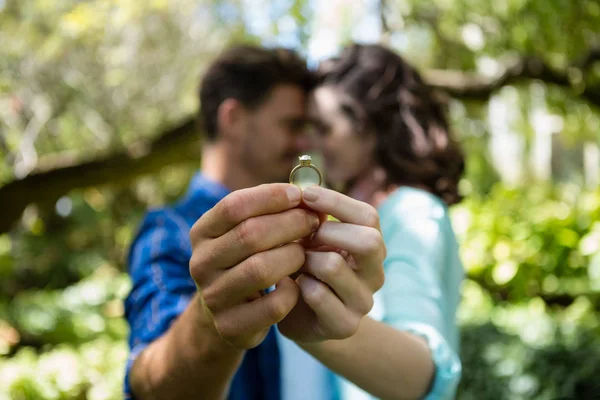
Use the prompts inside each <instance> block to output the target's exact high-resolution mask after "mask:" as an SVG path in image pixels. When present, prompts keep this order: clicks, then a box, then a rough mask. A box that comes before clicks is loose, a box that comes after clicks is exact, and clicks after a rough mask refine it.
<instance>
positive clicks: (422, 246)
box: [309, 45, 464, 399]
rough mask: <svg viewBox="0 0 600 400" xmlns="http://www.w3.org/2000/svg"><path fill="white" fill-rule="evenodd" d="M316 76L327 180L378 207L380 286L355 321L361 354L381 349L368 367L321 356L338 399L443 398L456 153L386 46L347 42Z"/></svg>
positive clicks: (448, 368)
mask: <svg viewBox="0 0 600 400" xmlns="http://www.w3.org/2000/svg"><path fill="white" fill-rule="evenodd" d="M319 74H320V85H319V87H318V88H317V89H316V90H315V91H314V93H313V95H312V98H311V101H310V105H309V110H310V111H309V112H310V114H311V118H312V119H313V121H314V123H315V127H316V132H317V134H318V135H317V137H318V141H319V148H320V149H321V150H322V153H323V156H324V163H325V168H324V169H325V173H326V176H327V181H328V184H329V185H330V186H332V187H334V188H336V189H337V190H340V191H343V192H344V193H346V194H348V195H350V196H351V197H354V198H356V199H360V200H362V201H365V202H367V203H370V204H371V205H373V206H375V207H376V208H377V209H378V211H379V215H380V220H381V228H382V233H383V237H384V240H385V243H386V248H387V257H386V260H385V264H384V266H385V273H386V282H385V284H384V286H383V288H382V289H381V290H380V291H379V292H378V293H377V296H379V297H377V298H376V302H375V306H374V308H373V310H372V312H371V314H370V316H371V318H367V320H368V321H366V322H363V323H362V324H361V328H360V329H364V330H365V337H367V336H369V337H371V338H373V340H376V341H377V343H378V344H376V345H375V346H372V347H371V348H369V350H368V351H374V352H380V353H378V354H377V356H372V357H366V359H365V361H364V365H362V366H361V367H362V368H363V369H364V370H367V371H368V370H372V371H378V372H377V373H372V374H371V375H370V376H367V374H365V373H362V374H360V373H356V372H354V371H355V369H352V368H350V367H347V368H346V367H345V366H344V365H343V360H337V361H336V360H334V359H331V360H321V361H322V362H323V363H324V364H325V365H327V366H329V367H330V368H332V369H335V370H336V371H343V372H341V373H340V375H342V376H343V378H342V377H339V378H338V389H339V394H340V395H341V398H342V399H356V398H365V397H368V396H366V391H368V392H370V393H373V394H379V396H381V397H383V394H386V393H387V394H392V393H394V394H397V393H404V394H406V397H407V398H428V399H442V398H443V399H446V398H452V397H454V394H455V391H456V386H457V384H458V382H459V379H460V372H461V364H460V360H459V357H458V351H459V332H458V328H457V325H456V322H455V314H456V309H457V306H458V303H459V299H460V294H459V291H460V284H461V281H462V279H463V276H464V272H463V267H462V264H461V261H460V259H459V256H458V245H457V242H456V239H455V235H454V233H453V230H452V227H451V223H450V220H449V217H448V206H450V205H452V204H455V203H457V202H458V201H460V196H459V194H458V190H457V185H458V181H459V178H460V176H461V174H462V172H463V169H464V161H463V156H462V154H461V152H460V150H459V148H458V146H457V145H456V144H455V143H454V142H453V141H452V139H451V137H450V134H449V130H448V124H447V121H446V118H445V116H444V112H443V109H442V106H441V104H440V102H438V101H437V100H436V99H435V97H434V95H433V93H432V91H431V90H430V88H429V87H428V86H427V85H425V84H424V83H423V81H422V80H421V78H420V76H419V75H418V73H417V72H416V71H415V70H414V69H413V68H412V67H411V66H409V65H408V64H407V63H406V62H405V61H403V60H402V58H401V57H400V56H398V55H397V54H395V53H394V52H392V51H390V50H388V49H386V48H384V47H381V46H379V45H353V46H351V47H349V48H347V49H346V50H345V51H343V52H342V54H341V56H340V57H339V58H336V59H333V60H330V61H327V62H325V63H323V64H322V65H321V67H320V68H319ZM373 320H375V321H377V320H379V321H381V322H383V324H381V322H379V325H376V323H374V322H373ZM390 326H391V327H392V328H394V329H389V327H390ZM366 330H369V333H368V335H367V333H366ZM423 344H425V345H426V346H423ZM378 348H379V349H378ZM365 351H366V352H367V349H365ZM383 357H386V358H387V361H386V362H387V364H386V365H388V368H387V369H382V367H381V360H382V359H383ZM338 364H339V365H338ZM345 368H346V369H345ZM350 381H352V382H354V383H355V384H356V385H355V384H353V383H350ZM394 385H396V387H395V388H394ZM359 386H360V387H361V388H362V389H364V390H365V391H362V389H358V387H359Z"/></svg>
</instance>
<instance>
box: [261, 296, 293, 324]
mask: <svg viewBox="0 0 600 400" xmlns="http://www.w3.org/2000/svg"><path fill="white" fill-rule="evenodd" d="M271 300H273V299H271ZM288 311H289V310H288V307H287V305H286V303H285V302H282V301H267V302H265V313H266V314H267V318H268V320H269V321H270V322H271V323H277V322H279V321H281V320H282V319H283V318H285V316H286V315H287V313H288Z"/></svg>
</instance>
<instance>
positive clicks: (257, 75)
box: [200, 44, 315, 139]
mask: <svg viewBox="0 0 600 400" xmlns="http://www.w3.org/2000/svg"><path fill="white" fill-rule="evenodd" d="M314 83H315V77H314V74H313V73H312V72H311V71H309V70H308V68H307V66H306V62H305V61H304V60H303V59H301V58H300V57H299V56H298V55H297V54H296V53H295V52H294V51H293V50H289V49H284V48H263V47H258V46H252V45H245V44H244V45H237V46H234V47H231V48H229V49H227V50H225V51H224V52H223V53H222V54H221V55H220V56H219V57H218V58H217V59H216V60H215V61H214V62H213V63H212V64H211V65H210V67H209V68H208V70H207V71H206V73H205V75H204V78H203V79H202V82H201V84H200V116H201V123H202V124H203V125H204V129H205V131H206V137H207V138H208V139H215V138H216V136H217V133H218V130H219V127H218V124H217V111H218V109H219V106H220V105H221V103H222V102H223V101H225V100H226V99H229V98H234V99H237V100H238V101H240V102H241V103H242V104H243V105H244V106H245V107H247V108H249V109H255V108H257V107H258V106H260V105H261V104H262V102H263V101H264V100H265V99H266V98H267V97H268V95H269V94H270V92H271V90H272V89H273V88H274V87H275V86H277V85H279V84H292V85H297V86H298V87H300V88H301V89H303V90H305V91H309V90H310V89H312V87H313V86H314Z"/></svg>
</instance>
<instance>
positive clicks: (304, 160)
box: [290, 155, 323, 186]
mask: <svg viewBox="0 0 600 400" xmlns="http://www.w3.org/2000/svg"><path fill="white" fill-rule="evenodd" d="M298 161H300V164H298V165H296V166H295V167H294V169H292V172H290V183H291V184H294V176H295V175H296V172H298V170H300V169H301V168H310V169H312V170H313V171H315V172H316V173H317V175H318V176H319V186H321V182H322V181H323V177H322V176H321V171H319V169H318V168H317V167H315V166H314V165H312V159H311V158H310V156H307V155H304V156H300V157H298Z"/></svg>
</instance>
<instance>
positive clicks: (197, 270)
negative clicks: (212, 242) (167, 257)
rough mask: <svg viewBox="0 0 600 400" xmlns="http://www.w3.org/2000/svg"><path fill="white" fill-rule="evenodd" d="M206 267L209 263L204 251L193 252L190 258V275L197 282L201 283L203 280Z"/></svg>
mask: <svg viewBox="0 0 600 400" xmlns="http://www.w3.org/2000/svg"><path fill="white" fill-rule="evenodd" d="M206 267H207V263H206V261H205V257H204V256H203V255H202V252H199V251H195V252H193V253H192V257H191V258H190V263H189V268H190V275H191V277H192V279H193V280H194V281H195V282H196V283H200V282H202V281H203V279H204V276H205V275H206V272H207V268H206Z"/></svg>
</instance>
